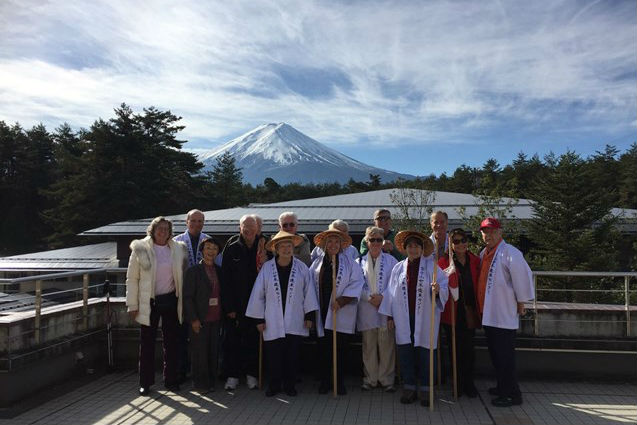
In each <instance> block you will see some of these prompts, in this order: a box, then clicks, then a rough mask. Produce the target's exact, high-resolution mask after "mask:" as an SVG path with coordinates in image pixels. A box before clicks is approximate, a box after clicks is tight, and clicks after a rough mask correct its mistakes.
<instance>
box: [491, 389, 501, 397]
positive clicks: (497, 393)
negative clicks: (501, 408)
mask: <svg viewBox="0 0 637 425" xmlns="http://www.w3.org/2000/svg"><path fill="white" fill-rule="evenodd" d="M489 394H490V395H497V396H499V395H500V391H498V387H491V388H489Z"/></svg>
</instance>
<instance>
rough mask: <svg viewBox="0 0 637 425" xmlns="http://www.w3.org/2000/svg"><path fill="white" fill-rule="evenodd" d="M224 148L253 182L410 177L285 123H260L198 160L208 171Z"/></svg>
mask: <svg viewBox="0 0 637 425" xmlns="http://www.w3.org/2000/svg"><path fill="white" fill-rule="evenodd" d="M227 151H229V152H230V153H231V154H232V155H233V157H234V158H235V161H236V163H237V166H238V167H241V168H242V171H243V180H244V182H246V183H251V184H253V185H256V184H262V183H263V180H264V179H265V178H267V177H271V178H273V179H274V180H275V181H276V182H277V183H279V184H286V183H293V182H297V183H332V182H339V183H345V182H347V181H348V180H349V179H350V178H353V179H354V180H357V181H368V180H369V175H370V174H378V175H380V178H381V181H382V182H389V181H393V180H396V179H397V178H399V177H402V178H407V179H409V178H413V176H410V175H406V174H400V173H395V172H393V171H388V170H383V169H381V168H376V167H372V166H370V165H367V164H363V163H362V162H359V161H356V160H355V159H352V158H350V157H348V156H346V155H343V154H342V153H340V152H338V151H336V150H334V149H331V148H329V147H327V146H325V145H323V144H321V143H319V142H317V141H316V140H314V139H312V138H310V137H308V136H306V135H305V134H303V133H301V132H300V131H298V130H297V129H295V128H294V127H292V126H290V125H288V124H285V123H278V124H274V123H271V124H264V125H260V126H258V127H257V128H255V129H254V130H251V131H249V132H247V133H245V134H243V135H241V136H239V137H237V138H236V139H233V140H231V141H229V142H228V143H226V144H224V145H222V146H220V147H218V148H216V149H213V150H210V151H208V152H205V153H203V154H201V155H200V156H199V160H200V161H202V162H203V163H204V165H205V169H206V170H209V169H211V168H212V167H213V166H214V164H215V163H216V158H217V157H218V156H220V155H222V154H224V153H225V152H227Z"/></svg>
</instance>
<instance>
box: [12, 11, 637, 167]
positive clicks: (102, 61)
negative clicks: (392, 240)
mask: <svg viewBox="0 0 637 425" xmlns="http://www.w3.org/2000/svg"><path fill="white" fill-rule="evenodd" d="M636 4H637V3H636V2H635V1H632V0H631V1H548V0H547V1H538V2H529V1H489V0H485V1H480V2H476V1H439V2H438V1H426V2H425V1H422V2H421V1H402V2H401V1H394V2H385V1H364V2H363V1H348V2H339V1H321V2H318V1H317V2H313V1H302V0H300V1H232V2H200V1H192V2H189V1H180V2H174V1H170V2H169V1H164V2H161V1H135V2H130V1H112V0H111V1H91V2H86V1H73V0H60V1H28V0H26V1H25V0H19V1H17V0H16V1H14V0H8V1H7V0H4V1H2V2H0V120H4V121H5V122H10V123H13V122H16V121H18V122H20V123H21V124H22V125H23V126H25V127H30V126H32V125H34V124H36V123H38V122H43V123H44V124H45V125H46V126H47V128H49V129H50V130H52V129H53V128H55V127H57V126H58V125H59V124H61V123H62V122H68V123H69V124H71V125H72V126H74V127H75V128H80V127H88V126H90V125H91V124H92V122H93V121H94V120H95V119H96V118H98V117H102V118H110V117H112V116H113V114H112V109H113V108H114V107H116V106H117V105H119V104H120V103H122V102H126V103H128V104H129V105H131V106H132V107H133V108H135V109H136V110H141V108H142V107H146V106H151V105H154V106H156V107H158V108H161V109H170V110H171V111H173V112H174V113H176V114H177V115H180V116H182V117H183V118H184V119H183V124H184V125H186V129H185V131H184V132H183V133H182V138H183V139H187V140H189V143H188V144H187V145H186V147H187V148H189V149H193V150H201V149H211V148H213V147H216V146H218V145H220V144H222V143H225V142H226V141H228V140H230V139H232V138H234V137H236V136H238V135H240V134H243V133H245V132H247V131H249V130H251V129H252V128H254V127H256V126H258V125H260V124H263V123H268V122H286V123H288V124H290V125H292V126H294V127H295V128H297V129H298V130H300V131H302V132H303V133H305V134H307V135H308V136H310V137H312V138H314V139H316V140H318V141H320V142H322V143H324V144H327V145H329V146H330V147H332V148H335V149H337V150H339V151H341V152H343V153H345V154H347V155H349V156H351V157H353V158H355V159H358V160H360V161H363V162H366V163H369V164H371V165H375V166H379V167H382V168H387V169H391V170H395V171H400V172H405V173H410V174H417V175H428V174H430V173H435V174H440V173H442V172H447V173H452V172H453V171H454V170H455V168H456V167H457V166H459V165H460V164H462V163H465V164H468V165H471V166H480V165H482V164H483V163H484V162H485V161H486V160H487V159H488V158H490V157H494V158H496V159H497V160H498V161H499V162H500V163H501V164H503V165H504V164H506V163H509V162H510V161H511V160H512V159H513V158H515V156H516V155H517V153H518V152H520V151H523V152H525V153H527V154H529V155H532V154H534V153H538V154H539V155H540V156H543V155H544V154H546V153H548V152H549V151H553V152H555V153H558V154H560V153H563V152H565V151H566V150H567V149H571V150H575V151H576V152H578V153H580V154H582V155H583V156H587V155H590V154H592V153H594V152H595V151H598V150H603V149H604V146H605V144H607V143H609V144H613V145H615V146H617V147H618V148H619V149H621V150H624V149H626V148H628V147H629V146H630V144H631V143H633V142H634V141H635V140H636V135H637V93H636V90H637V89H636V87H637V53H636V52H637V41H636V40H637V9H636V8H637V6H636Z"/></svg>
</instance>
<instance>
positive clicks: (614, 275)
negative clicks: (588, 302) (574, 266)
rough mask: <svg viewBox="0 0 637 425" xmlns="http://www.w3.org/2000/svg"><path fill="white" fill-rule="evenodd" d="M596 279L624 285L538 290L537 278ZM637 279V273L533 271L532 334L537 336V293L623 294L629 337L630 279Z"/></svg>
mask: <svg viewBox="0 0 637 425" xmlns="http://www.w3.org/2000/svg"><path fill="white" fill-rule="evenodd" d="M541 276H544V277H598V278H608V277H610V278H623V280H624V285H623V288H621V289H575V288H539V287H538V282H537V280H538V277H541ZM631 278H635V279H637V272H575V271H567V272H565V271H534V272H533V287H534V288H535V296H534V297H533V310H534V311H535V317H534V319H533V322H534V323H533V334H534V335H535V336H539V329H540V324H539V314H538V309H537V304H538V302H542V301H539V300H538V291H539V292H566V293H606V294H607V293H623V295H624V297H623V298H624V310H625V315H626V336H631V317H630V316H631V315H630V305H631V304H630V295H631V289H630V279H631Z"/></svg>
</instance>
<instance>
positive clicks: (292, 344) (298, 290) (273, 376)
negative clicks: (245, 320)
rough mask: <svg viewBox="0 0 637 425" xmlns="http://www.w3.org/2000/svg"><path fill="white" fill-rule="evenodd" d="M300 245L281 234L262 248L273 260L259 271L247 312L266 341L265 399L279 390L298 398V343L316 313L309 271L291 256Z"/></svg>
mask: <svg viewBox="0 0 637 425" xmlns="http://www.w3.org/2000/svg"><path fill="white" fill-rule="evenodd" d="M302 242H303V238H302V237H301V236H299V235H295V234H292V233H288V232H284V231H280V232H279V233H277V234H276V235H275V236H274V237H273V238H272V239H270V241H268V243H267V244H266V245H265V248H266V249H267V250H268V251H271V252H275V253H276V257H275V258H273V259H271V260H269V261H267V262H265V263H264V264H263V267H261V271H260V272H259V275H258V276H257V280H256V281H255V282H254V287H253V288H252V293H251V295H250V300H249V301H248V307H247V309H246V316H248V317H253V318H255V319H257V329H258V330H259V332H261V334H262V335H263V340H264V341H265V350H266V358H267V361H268V378H269V383H268V389H267V390H266V392H265V395H266V396H267V397H272V396H274V395H276V394H277V393H279V392H280V391H281V390H282V389H283V390H284V391H285V392H286V394H287V395H289V396H295V395H296V394H297V391H296V389H295V388H294V386H295V383H296V374H297V370H298V363H299V348H300V344H301V339H302V337H307V336H308V335H309V329H310V328H311V327H312V322H313V320H314V316H315V311H317V310H318V300H317V299H316V292H315V291H314V287H313V286H312V282H311V281H310V274H309V269H308V268H307V266H306V265H305V264H304V263H303V262H302V261H301V260H299V259H297V258H295V257H294V256H293V252H294V247H295V246H298V245H299V244H301V243H302Z"/></svg>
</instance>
